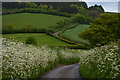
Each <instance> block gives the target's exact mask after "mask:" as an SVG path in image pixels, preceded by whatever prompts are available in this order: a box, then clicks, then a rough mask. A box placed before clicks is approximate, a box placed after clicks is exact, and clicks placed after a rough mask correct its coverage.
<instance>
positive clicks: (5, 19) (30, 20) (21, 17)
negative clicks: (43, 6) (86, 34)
mask: <svg viewBox="0 0 120 80" xmlns="http://www.w3.org/2000/svg"><path fill="white" fill-rule="evenodd" d="M64 19H67V17H62V16H55V15H49V14H37V13H17V14H8V15H3V16H2V25H3V26H4V25H11V24H12V25H13V27H14V29H22V28H24V27H25V26H26V25H34V26H35V27H37V28H48V27H49V26H50V25H54V24H56V23H57V22H59V21H61V20H64Z"/></svg>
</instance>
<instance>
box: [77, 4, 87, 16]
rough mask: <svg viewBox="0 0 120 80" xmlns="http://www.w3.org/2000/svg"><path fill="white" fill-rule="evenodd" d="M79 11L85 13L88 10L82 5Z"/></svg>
mask: <svg viewBox="0 0 120 80" xmlns="http://www.w3.org/2000/svg"><path fill="white" fill-rule="evenodd" d="M79 13H80V14H83V15H85V14H86V13H87V11H86V10H85V8H84V7H83V6H80V7H79Z"/></svg>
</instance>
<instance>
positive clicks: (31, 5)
mask: <svg viewBox="0 0 120 80" xmlns="http://www.w3.org/2000/svg"><path fill="white" fill-rule="evenodd" d="M26 7H28V8H36V7H37V4H35V3H34V2H26Z"/></svg>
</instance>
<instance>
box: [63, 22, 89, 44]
mask: <svg viewBox="0 0 120 80" xmlns="http://www.w3.org/2000/svg"><path fill="white" fill-rule="evenodd" d="M88 27H89V25H83V24H80V25H78V26H76V27H74V28H71V29H67V30H66V31H64V32H63V34H64V36H65V37H66V38H68V39H70V40H72V41H75V42H82V43H86V44H89V42H88V41H87V40H84V39H81V38H79V36H78V34H79V33H80V32H82V31H84V30H85V29H87V28H88Z"/></svg>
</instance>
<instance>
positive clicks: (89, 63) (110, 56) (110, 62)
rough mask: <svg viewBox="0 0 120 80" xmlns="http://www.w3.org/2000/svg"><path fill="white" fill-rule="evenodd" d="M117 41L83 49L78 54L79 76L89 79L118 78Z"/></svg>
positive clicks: (118, 56)
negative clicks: (80, 54) (79, 54)
mask: <svg viewBox="0 0 120 80" xmlns="http://www.w3.org/2000/svg"><path fill="white" fill-rule="evenodd" d="M118 51H119V47H118V44H117V43H111V44H109V45H104V46H102V47H96V48H94V49H91V50H89V51H84V52H83V53H82V54H83V56H80V57H81V58H80V68H79V72H80V75H81V77H82V78H83V79H84V78H85V79H86V78H89V80H96V79H103V78H104V79H119V78H120V54H119V53H118Z"/></svg>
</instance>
